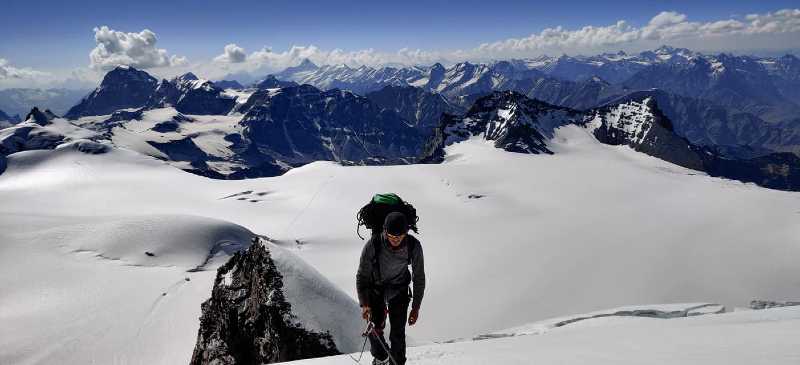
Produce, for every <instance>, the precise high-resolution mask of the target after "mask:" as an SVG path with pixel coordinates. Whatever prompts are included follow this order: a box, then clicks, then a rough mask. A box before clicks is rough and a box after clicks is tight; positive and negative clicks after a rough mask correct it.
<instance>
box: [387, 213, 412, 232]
mask: <svg viewBox="0 0 800 365" xmlns="http://www.w3.org/2000/svg"><path fill="white" fill-rule="evenodd" d="M383 228H384V229H385V230H386V232H387V233H389V234H390V235H392V236H399V235H401V234H405V233H406V232H408V223H407V222H406V216H405V214H403V213H400V212H391V213H389V214H388V215H386V219H385V220H384V221H383Z"/></svg>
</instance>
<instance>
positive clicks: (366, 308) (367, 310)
mask: <svg viewBox="0 0 800 365" xmlns="http://www.w3.org/2000/svg"><path fill="white" fill-rule="evenodd" d="M370 312H371V310H370V308H369V306H367V305H365V306H362V307H361V318H364V320H366V321H369V314H370Z"/></svg>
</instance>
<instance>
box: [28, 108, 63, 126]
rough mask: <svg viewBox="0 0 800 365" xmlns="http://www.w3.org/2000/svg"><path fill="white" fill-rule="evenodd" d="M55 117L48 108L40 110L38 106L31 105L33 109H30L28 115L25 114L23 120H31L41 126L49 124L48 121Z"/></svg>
mask: <svg viewBox="0 0 800 365" xmlns="http://www.w3.org/2000/svg"><path fill="white" fill-rule="evenodd" d="M55 118H57V116H56V115H55V114H53V112H51V111H50V109H46V110H45V111H41V110H39V108H38V107H33V109H31V111H30V112H29V113H28V115H27V116H25V121H26V122H33V123H36V124H38V125H42V126H43V125H48V124H50V121H52V120H53V119H55Z"/></svg>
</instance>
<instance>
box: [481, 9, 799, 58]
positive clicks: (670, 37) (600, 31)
mask: <svg viewBox="0 0 800 365" xmlns="http://www.w3.org/2000/svg"><path fill="white" fill-rule="evenodd" d="M796 32H800V9H785V10H779V11H776V12H771V13H766V14H751V15H747V16H746V17H744V18H743V19H724V20H718V21H711V22H692V21H690V20H689V17H688V16H687V15H686V14H681V13H677V12H674V11H663V12H661V13H659V14H657V15H656V16H654V17H653V18H651V19H650V21H649V22H648V23H647V24H646V25H644V26H642V27H634V26H631V25H629V24H628V23H626V22H625V21H624V20H620V21H618V22H616V23H615V24H611V25H607V26H585V27H583V28H580V29H573V30H569V29H564V28H562V27H556V28H547V29H545V30H543V31H541V32H540V33H538V34H531V35H530V36H528V37H525V38H511V39H506V40H502V41H497V42H492V43H484V44H481V45H480V46H479V47H477V48H476V49H474V50H472V51H470V52H469V53H472V54H473V55H475V56H480V55H481V54H488V53H491V54H526V53H527V54H531V53H541V52H564V53H570V52H573V53H574V52H581V51H591V50H603V49H604V48H608V47H610V46H631V47H635V46H637V45H642V44H645V43H647V42H671V41H676V40H686V41H689V42H695V43H698V42H701V41H709V40H711V41H714V40H719V39H720V38H725V37H737V39H740V40H741V39H745V43H743V44H741V45H740V46H742V47H745V48H750V49H754V48H758V47H755V46H757V45H758V44H756V43H755V42H750V44H747V42H746V39H747V36H749V35H758V34H772V35H777V34H786V33H796Z"/></svg>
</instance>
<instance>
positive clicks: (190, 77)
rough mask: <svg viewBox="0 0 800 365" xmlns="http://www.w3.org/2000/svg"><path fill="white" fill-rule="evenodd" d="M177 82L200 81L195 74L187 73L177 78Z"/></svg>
mask: <svg viewBox="0 0 800 365" xmlns="http://www.w3.org/2000/svg"><path fill="white" fill-rule="evenodd" d="M176 80H182V81H183V80H185V81H195V80H199V78H198V77H197V76H196V75H195V74H193V73H191V72H187V73H185V74H183V75H180V76H178V77H176Z"/></svg>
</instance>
